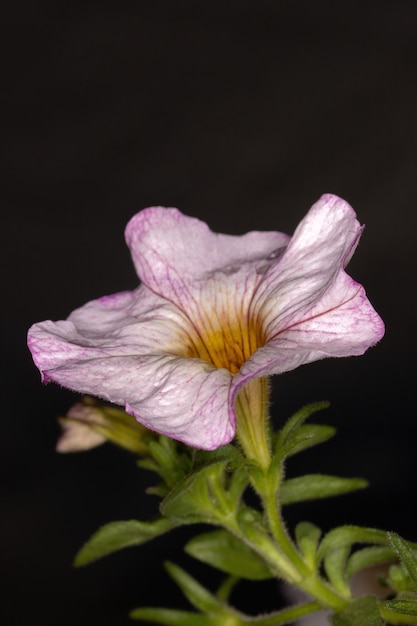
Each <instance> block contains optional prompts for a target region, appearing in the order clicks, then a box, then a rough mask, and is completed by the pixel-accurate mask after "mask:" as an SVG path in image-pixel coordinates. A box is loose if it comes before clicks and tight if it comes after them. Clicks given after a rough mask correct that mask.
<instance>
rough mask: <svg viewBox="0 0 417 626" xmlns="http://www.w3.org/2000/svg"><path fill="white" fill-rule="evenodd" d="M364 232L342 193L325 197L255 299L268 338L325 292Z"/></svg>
mask: <svg viewBox="0 0 417 626" xmlns="http://www.w3.org/2000/svg"><path fill="white" fill-rule="evenodd" d="M362 230H363V229H362V227H361V225H360V224H359V222H358V221H357V219H356V214H355V212H354V210H353V209H352V207H351V206H350V205H349V204H348V203H347V202H345V201H344V200H342V199H341V198H338V197H337V196H333V195H329V194H327V195H324V196H322V197H321V198H320V200H319V201H318V202H316V203H315V204H314V205H313V206H312V207H311V209H310V211H309V212H308V214H307V215H306V217H305V218H304V219H303V220H302V221H301V222H300V224H299V226H298V228H297V229H296V231H295V233H294V235H293V237H292V239H291V242H290V244H289V245H288V247H287V249H286V251H285V253H284V255H283V256H282V257H281V259H279V260H278V261H277V262H276V263H274V265H273V266H271V268H270V269H269V270H268V272H267V274H266V275H265V277H264V280H263V281H262V283H261V284H260V285H259V287H258V290H257V293H256V296H255V298H254V304H253V311H254V315H256V316H257V317H258V318H261V319H262V323H263V327H264V333H265V335H266V339H267V340H268V339H270V338H271V337H272V336H275V335H276V334H277V333H278V332H279V330H280V328H282V327H286V326H287V321H286V320H290V319H293V318H294V316H295V315H296V314H297V311H304V312H305V311H306V310H308V308H309V307H310V306H314V304H315V303H316V302H318V301H319V300H320V298H322V297H323V296H324V294H325V292H326V290H327V289H328V288H329V287H330V286H331V285H332V283H333V281H334V280H335V278H336V277H337V275H338V274H339V272H340V271H341V270H342V269H343V267H344V266H345V265H346V263H347V261H348V260H349V258H350V257H351V255H352V254H353V251H354V249H355V247H356V245H357V244H358V241H359V238H360V235H361V232H362Z"/></svg>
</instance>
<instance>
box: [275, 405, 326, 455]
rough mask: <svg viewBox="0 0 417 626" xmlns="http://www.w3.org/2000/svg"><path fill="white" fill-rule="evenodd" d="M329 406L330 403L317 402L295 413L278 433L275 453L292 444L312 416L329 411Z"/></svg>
mask: <svg viewBox="0 0 417 626" xmlns="http://www.w3.org/2000/svg"><path fill="white" fill-rule="evenodd" d="M328 406H329V403H328V402H315V403H313V404H307V405H306V406H304V407H302V408H301V409H300V410H299V411H297V412H296V413H294V415H292V416H291V417H290V419H289V420H288V422H287V423H286V424H285V426H283V428H281V430H280V431H279V432H278V433H277V436H276V439H275V446H274V449H275V452H277V453H279V451H280V449H281V448H284V446H286V445H288V444H289V443H290V441H291V440H292V439H293V438H294V436H295V434H296V432H297V431H298V430H299V428H300V427H301V426H302V425H303V424H304V422H305V421H306V420H307V419H308V418H309V417H311V415H313V414H314V413H317V411H321V410H322V409H327V408H328Z"/></svg>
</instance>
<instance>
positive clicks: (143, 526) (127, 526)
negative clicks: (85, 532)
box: [74, 518, 177, 567]
mask: <svg viewBox="0 0 417 626" xmlns="http://www.w3.org/2000/svg"><path fill="white" fill-rule="evenodd" d="M176 525H177V524H175V523H173V522H172V521H170V520H168V519H165V518H161V519H156V520H154V521H152V522H139V521H138V520H128V521H124V522H110V523H109V524H106V525H105V526H102V527H101V528H100V529H99V530H98V531H97V532H96V533H94V535H93V536H92V537H91V538H90V539H89V540H88V541H87V543H85V544H84V546H83V547H82V548H81V550H80V551H79V552H78V554H77V555H76V557H75V560H74V565H75V566H76V567H80V566H82V565H87V564H88V563H92V562H93V561H96V560H97V559H99V558H101V557H103V556H106V555H107V554H111V553H112V552H116V551H117V550H121V549H122V548H128V547H129V546H138V545H140V544H142V543H145V542H146V541H150V540H151V539H154V537H157V536H158V535H162V534H163V533H165V532H167V531H168V530H170V529H171V528H174V526H176Z"/></svg>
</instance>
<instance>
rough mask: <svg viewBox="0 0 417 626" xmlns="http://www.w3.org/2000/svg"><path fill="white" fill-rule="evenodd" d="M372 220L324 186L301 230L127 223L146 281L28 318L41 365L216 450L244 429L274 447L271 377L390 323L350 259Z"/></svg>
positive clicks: (348, 350) (150, 423)
mask: <svg viewBox="0 0 417 626" xmlns="http://www.w3.org/2000/svg"><path fill="white" fill-rule="evenodd" d="M361 232H362V227H361V226H360V224H359V223H358V221H357V219H356V216H355V212H354V211H353V209H352V208H351V207H350V206H349V204H347V203H346V202H345V201H344V200H342V199H340V198H337V197H336V196H333V195H324V196H322V197H321V198H320V199H319V201H318V202H317V203H316V204H314V205H313V207H312V208H311V209H310V211H309V212H308V214H307V215H306V217H305V218H304V219H303V220H302V221H301V223H300V224H299V226H298V228H297V229H296V231H295V233H294V235H293V236H292V237H289V236H288V235H286V234H283V233H280V232H256V231H254V232H249V233H247V234H245V235H242V236H231V235H223V234H216V233H213V232H212V231H210V230H209V228H208V226H207V225H206V224H205V223H204V222H201V221H200V220H198V219H195V218H191V217H187V216H185V215H183V214H182V213H180V211H178V210H177V209H173V208H162V207H151V208H148V209H145V210H143V211H141V212H139V213H138V214H137V215H135V216H134V217H133V218H132V219H131V220H130V222H129V223H128V225H127V228H126V233H125V234H126V241H127V244H128V246H129V248H130V251H131V254H132V258H133V262H134V265H135V268H136V271H137V274H138V276H139V278H140V281H141V284H140V285H139V287H138V288H137V289H135V290H134V291H125V292H121V293H116V294H114V295H111V296H105V297H103V298H100V299H98V300H94V301H92V302H89V303H87V304H86V305H84V306H82V307H81V308H79V309H76V310H75V311H73V312H72V313H71V315H70V316H69V317H68V319H67V320H65V321H58V322H52V321H45V322H40V323H38V324H34V325H33V326H32V328H31V329H30V330H29V339H28V345H29V348H30V350H31V352H32V355H33V358H34V361H35V363H36V365H37V367H38V368H39V369H40V371H41V373H42V380H43V381H44V382H48V381H50V380H52V381H55V382H57V383H59V384H61V385H63V386H64V387H69V388H70V389H73V390H76V391H78V392H81V393H83V394H92V395H96V396H99V397H101V398H104V399H106V400H108V401H111V402H113V403H116V404H120V405H124V406H125V409H126V411H127V412H128V413H130V414H132V415H134V416H135V417H136V419H137V420H138V421H139V422H141V423H142V424H143V425H144V426H146V427H147V428H149V429H152V430H155V431H157V432H159V433H163V434H165V435H168V436H170V437H172V438H174V439H177V440H180V441H182V442H184V443H186V444H188V445H191V446H195V447H197V448H203V449H215V448H217V447H219V446H221V445H223V444H227V443H228V442H230V441H231V440H232V439H233V437H234V436H235V433H236V419H237V421H238V432H239V435H240V438H241V442H242V444H243V447H244V448H246V450H247V451H248V450H249V456H256V454H257V452H256V447H257V446H259V447H260V448H264V450H263V453H264V454H266V455H267V454H268V452H267V449H266V447H267V443H266V441H265V437H264V436H263V435H260V434H259V432H260V431H259V429H258V427H257V424H258V423H259V422H262V421H263V420H265V415H266V405H267V382H266V380H267V377H269V376H271V375H273V374H281V373H283V372H288V371H290V370H293V369H295V368H297V367H298V366H300V365H303V364H305V363H309V362H312V361H317V360H318V359H323V358H326V357H346V356H351V355H360V354H363V353H364V352H365V350H367V348H369V347H370V346H372V345H374V344H375V343H376V342H377V341H379V340H380V339H381V337H382V336H383V333H384V325H383V322H382V320H381V318H380V317H379V316H378V314H377V313H376V312H375V310H374V309H373V307H372V305H371V304H370V302H369V300H368V299H367V297H366V295H365V291H364V289H363V287H362V286H361V285H360V284H358V283H357V282H355V281H354V280H353V279H352V278H351V277H350V276H348V275H347V274H346V273H345V271H344V267H345V265H346V264H347V262H348V261H349V259H350V257H351V256H352V254H353V252H354V250H355V247H356V245H357V243H358V241H359V238H360V235H361Z"/></svg>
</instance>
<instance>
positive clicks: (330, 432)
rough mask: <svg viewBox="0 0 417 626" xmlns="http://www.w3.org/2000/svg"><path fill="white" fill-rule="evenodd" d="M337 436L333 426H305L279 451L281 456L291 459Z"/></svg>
mask: <svg viewBox="0 0 417 626" xmlns="http://www.w3.org/2000/svg"><path fill="white" fill-rule="evenodd" d="M335 434H336V429H335V428H334V427H333V426H323V425H321V424H304V425H303V426H300V428H299V429H298V430H297V432H296V433H295V434H294V435H293V437H291V439H290V441H288V442H287V443H286V444H285V445H284V446H283V447H282V448H281V449H280V450H279V451H278V453H279V454H280V456H283V457H284V456H285V457H290V456H293V455H294V454H298V453H299V452H302V451H303V450H307V449H308V448H312V447H313V446H316V445H317V444H319V443H324V442H325V441H327V440H328V439H331V437H334V435H335Z"/></svg>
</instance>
